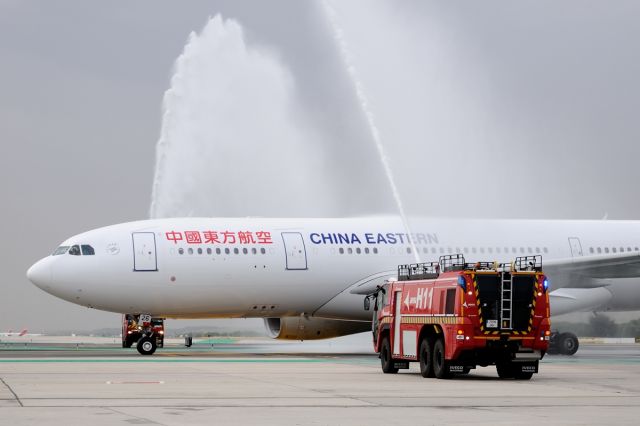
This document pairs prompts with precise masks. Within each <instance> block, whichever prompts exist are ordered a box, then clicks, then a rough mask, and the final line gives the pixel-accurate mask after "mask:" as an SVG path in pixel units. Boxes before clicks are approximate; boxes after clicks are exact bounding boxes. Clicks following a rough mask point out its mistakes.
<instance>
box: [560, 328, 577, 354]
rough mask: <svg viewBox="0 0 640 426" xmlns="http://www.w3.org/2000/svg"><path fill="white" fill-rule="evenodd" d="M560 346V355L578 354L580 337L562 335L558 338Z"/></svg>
mask: <svg viewBox="0 0 640 426" xmlns="http://www.w3.org/2000/svg"><path fill="white" fill-rule="evenodd" d="M558 340H559V342H558V346H559V348H560V353H561V354H564V355H573V354H575V353H576V352H578V347H579V346H580V343H579V342H578V336H576V335H575V334H573V333H562V334H561V335H560V336H559V337H558Z"/></svg>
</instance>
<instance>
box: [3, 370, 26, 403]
mask: <svg viewBox="0 0 640 426" xmlns="http://www.w3.org/2000/svg"><path fill="white" fill-rule="evenodd" d="M0 382H2V384H3V385H5V387H6V388H7V389H9V392H11V394H12V395H13V397H14V398H15V399H16V401H17V402H18V404H20V406H21V407H24V405H22V401H20V398H19V397H18V395H17V394H16V393H15V392H14V391H13V389H11V386H9V385H8V384H7V382H5V381H4V379H3V378H2V377H0Z"/></svg>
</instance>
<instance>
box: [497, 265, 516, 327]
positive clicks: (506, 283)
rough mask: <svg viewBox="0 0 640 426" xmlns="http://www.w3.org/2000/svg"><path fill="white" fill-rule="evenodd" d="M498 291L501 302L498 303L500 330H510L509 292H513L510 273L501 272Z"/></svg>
mask: <svg viewBox="0 0 640 426" xmlns="http://www.w3.org/2000/svg"><path fill="white" fill-rule="evenodd" d="M500 289H501V293H502V301H501V303H500V320H501V323H500V328H501V329H502V330H511V329H512V328H511V318H512V315H511V306H512V304H511V294H512V291H511V290H513V281H512V277H511V272H510V271H504V272H502V274H501V287H500Z"/></svg>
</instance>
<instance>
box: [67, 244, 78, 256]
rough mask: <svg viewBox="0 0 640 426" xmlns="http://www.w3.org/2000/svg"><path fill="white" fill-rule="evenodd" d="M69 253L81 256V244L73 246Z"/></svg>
mask: <svg viewBox="0 0 640 426" xmlns="http://www.w3.org/2000/svg"><path fill="white" fill-rule="evenodd" d="M69 254H70V255H72V256H80V246H71V248H70V249H69Z"/></svg>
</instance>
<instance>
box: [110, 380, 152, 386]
mask: <svg viewBox="0 0 640 426" xmlns="http://www.w3.org/2000/svg"><path fill="white" fill-rule="evenodd" d="M105 383H106V384H107V385H164V382H163V381H152V382H149V381H147V382H113V381H111V380H109V381H107V382H105Z"/></svg>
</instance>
